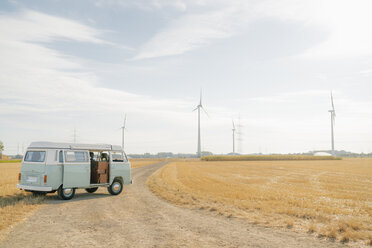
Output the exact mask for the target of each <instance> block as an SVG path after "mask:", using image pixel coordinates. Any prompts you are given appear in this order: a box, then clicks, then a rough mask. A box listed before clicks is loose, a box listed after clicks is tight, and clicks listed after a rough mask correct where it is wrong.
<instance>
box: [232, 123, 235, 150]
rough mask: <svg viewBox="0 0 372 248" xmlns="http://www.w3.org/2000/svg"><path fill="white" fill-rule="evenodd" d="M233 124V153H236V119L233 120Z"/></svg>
mask: <svg viewBox="0 0 372 248" xmlns="http://www.w3.org/2000/svg"><path fill="white" fill-rule="evenodd" d="M232 125H233V129H232V138H233V153H235V123H234V120H232Z"/></svg>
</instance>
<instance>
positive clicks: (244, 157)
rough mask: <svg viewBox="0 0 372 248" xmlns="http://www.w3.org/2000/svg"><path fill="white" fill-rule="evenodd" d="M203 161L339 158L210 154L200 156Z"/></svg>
mask: <svg viewBox="0 0 372 248" xmlns="http://www.w3.org/2000/svg"><path fill="white" fill-rule="evenodd" d="M201 160H204V161H287V160H341V158H339V157H333V156H312V155H226V156H225V155H211V156H204V157H202V158H201Z"/></svg>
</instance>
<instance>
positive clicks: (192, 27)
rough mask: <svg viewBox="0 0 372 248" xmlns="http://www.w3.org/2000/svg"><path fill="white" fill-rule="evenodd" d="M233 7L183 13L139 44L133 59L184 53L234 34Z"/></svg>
mask: <svg viewBox="0 0 372 248" xmlns="http://www.w3.org/2000/svg"><path fill="white" fill-rule="evenodd" d="M234 12H235V11H234V10H233V9H230V10H229V9H227V10H223V11H214V12H209V13H207V14H191V15H185V16H183V17H181V18H179V19H178V20H176V21H174V22H172V23H171V25H170V26H169V27H168V28H166V29H165V30H163V31H161V32H160V33H158V34H156V35H155V36H154V37H153V38H152V39H151V40H150V41H149V42H147V43H146V44H145V45H144V46H142V47H141V49H140V51H139V53H138V54H137V55H136V56H135V58H134V59H145V58H154V57H162V56H169V55H178V54H183V53H185V52H187V51H190V50H194V49H196V48H199V47H201V46H204V45H207V44H209V43H210V42H211V41H212V40H215V39H224V38H228V37H231V36H232V35H233V34H234V26H235V24H236V23H235V22H234V21H232V20H231V21H226V20H227V19H229V17H230V18H232V16H233V14H234Z"/></svg>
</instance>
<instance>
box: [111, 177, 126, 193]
mask: <svg viewBox="0 0 372 248" xmlns="http://www.w3.org/2000/svg"><path fill="white" fill-rule="evenodd" d="M107 190H108V192H109V193H110V194H111V195H118V194H120V193H121V191H123V183H122V182H121V181H120V180H119V179H115V180H114V181H113V182H112V184H111V185H110V186H109V187H108V188H107Z"/></svg>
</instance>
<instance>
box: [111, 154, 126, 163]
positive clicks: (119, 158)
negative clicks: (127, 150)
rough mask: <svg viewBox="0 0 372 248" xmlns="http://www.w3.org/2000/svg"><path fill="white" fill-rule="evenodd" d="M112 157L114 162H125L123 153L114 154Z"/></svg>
mask: <svg viewBox="0 0 372 248" xmlns="http://www.w3.org/2000/svg"><path fill="white" fill-rule="evenodd" d="M111 157H112V162H124V158H123V153H122V152H112V153H111Z"/></svg>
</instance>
